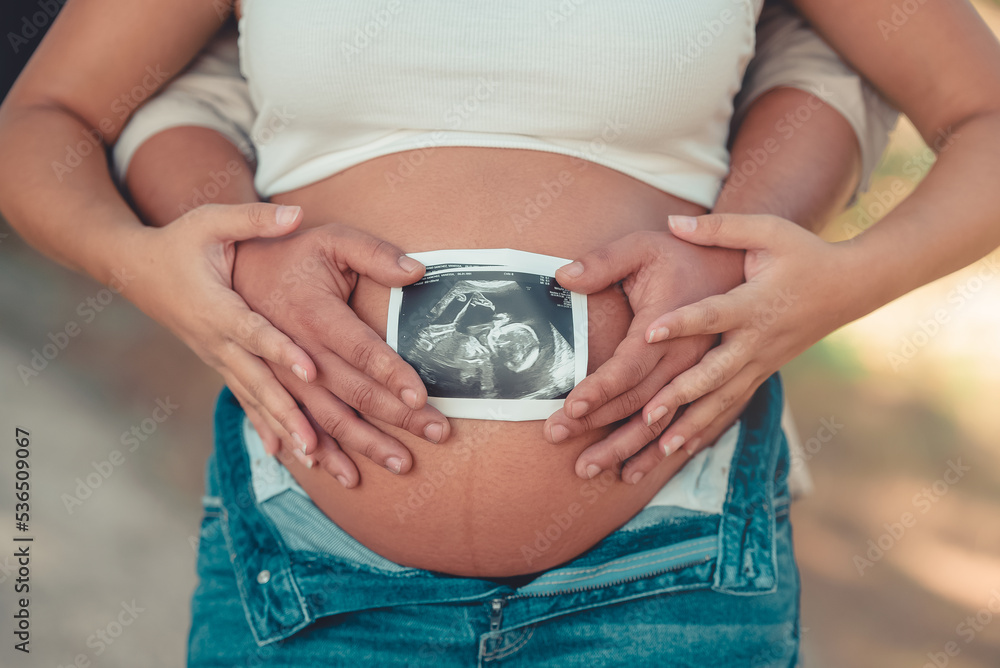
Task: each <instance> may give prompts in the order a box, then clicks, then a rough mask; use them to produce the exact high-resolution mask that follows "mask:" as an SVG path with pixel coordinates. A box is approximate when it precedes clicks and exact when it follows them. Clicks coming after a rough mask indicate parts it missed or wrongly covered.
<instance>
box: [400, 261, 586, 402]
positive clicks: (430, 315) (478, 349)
mask: <svg viewBox="0 0 1000 668" xmlns="http://www.w3.org/2000/svg"><path fill="white" fill-rule="evenodd" d="M412 257H414V258H415V259H417V260H420V261H421V262H423V263H424V264H425V265H426V266H427V273H426V275H425V276H424V278H423V279H421V280H420V281H419V282H417V283H415V284H413V285H410V286H406V287H404V288H395V289H393V291H392V295H391V297H390V303H389V322H388V336H387V337H386V338H387V340H388V342H389V344H390V345H391V346H392V347H393V348H394V349H395V350H397V351H398V352H399V354H400V356H402V357H403V359H405V360H406V361H407V362H409V363H410V364H411V365H412V366H413V367H414V368H415V369H416V370H417V372H418V373H419V374H420V377H421V379H422V380H423V381H424V384H425V385H426V387H427V392H428V395H429V397H430V398H429V403H431V404H432V405H434V406H436V407H437V408H438V409H439V410H440V411H441V412H442V413H444V414H445V415H446V416H448V417H468V418H478V419H492V420H537V419H544V418H546V417H548V416H549V415H550V414H551V413H552V412H553V411H555V410H557V409H558V408H559V407H560V406H561V405H562V399H564V398H565V397H566V395H567V394H569V391H570V390H572V389H573V387H574V386H575V385H576V383H578V382H579V381H580V380H582V378H583V376H584V375H586V367H587V317H586V297H585V296H584V295H579V294H575V293H572V292H570V291H569V290H566V289H565V288H563V287H561V286H560V285H559V284H558V283H556V281H555V279H554V278H553V274H554V273H555V270H556V269H558V268H559V267H560V266H562V265H564V264H566V263H567V262H568V260H563V259H561V258H553V257H550V256H545V255H537V254H533V253H525V252H522V251H511V250H506V249H502V250H489V251H486V250H471V251H469V250H466V251H432V252H428V253H414V254H412ZM458 257H462V258H465V261H464V262H458V261H456V258H458Z"/></svg>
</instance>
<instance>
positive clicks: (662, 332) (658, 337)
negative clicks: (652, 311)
mask: <svg viewBox="0 0 1000 668" xmlns="http://www.w3.org/2000/svg"><path fill="white" fill-rule="evenodd" d="M668 336H670V330H669V329H667V328H666V327H657V328H656V329H654V330H653V331H651V332H650V333H649V337H647V338H646V343H657V342H658V341H663V340H664V339H666V338H667V337H668Z"/></svg>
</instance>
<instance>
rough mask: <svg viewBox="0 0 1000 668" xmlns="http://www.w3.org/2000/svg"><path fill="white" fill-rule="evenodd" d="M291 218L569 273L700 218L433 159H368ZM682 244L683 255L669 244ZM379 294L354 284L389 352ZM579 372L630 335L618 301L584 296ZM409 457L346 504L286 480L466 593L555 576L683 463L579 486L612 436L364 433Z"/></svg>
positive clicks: (528, 429) (479, 155) (303, 196)
mask: <svg viewBox="0 0 1000 668" xmlns="http://www.w3.org/2000/svg"><path fill="white" fill-rule="evenodd" d="M272 201H275V202H279V203H285V204H298V205H300V206H302V207H303V209H304V211H305V218H306V225H321V224H323V223H326V222H331V221H336V222H342V223H346V224H349V225H352V226H354V227H358V228H360V229H364V230H366V231H368V232H371V233H372V234H374V235H376V236H378V237H380V238H382V239H385V240H387V241H390V242H392V243H394V244H396V245H397V246H399V247H400V248H402V249H403V250H404V251H407V252H416V251H426V250H437V249H444V248H513V249H518V250H525V251H531V252H535V253H543V254H547V255H555V256H558V257H564V258H574V257H577V256H579V255H581V254H583V253H585V252H587V251H590V250H592V249H594V248H597V247H600V246H602V245H604V244H606V243H608V242H610V241H612V240H614V239H616V238H619V237H621V236H624V235H626V234H628V233H629V232H632V231H637V230H663V229H665V224H666V217H667V215H668V214H672V213H684V214H698V213H701V212H702V210H701V209H700V208H699V207H697V206H695V205H693V204H691V203H689V202H685V201H682V200H679V199H677V198H674V197H671V196H669V195H667V194H665V193H663V192H661V191H658V190H656V189H654V188H652V187H650V186H647V185H645V184H643V183H641V182H639V181H636V180H635V179H632V178H630V177H628V176H625V175H624V174H621V173H619V172H616V171H613V170H610V169H607V168H605V167H602V166H600V165H597V164H594V163H589V162H585V161H582V160H579V159H575V158H570V157H567V156H561V155H557V154H550V153H541V152H533V151H520V150H510V149H489V148H436V149H433V150H425V151H417V152H409V153H402V154H394V155H389V156H384V157H381V158H376V159H373V160H370V161H368V162H365V163H363V164H361V165H358V166H356V167H353V168H351V169H349V170H347V171H345V172H342V173H340V174H338V175H336V176H333V177H331V178H329V179H326V180H324V181H321V182H318V183H316V184H313V185H310V186H307V187H306V188H302V189H300V190H296V191H293V192H289V193H284V194H282V195H279V196H276V197H274V198H272ZM677 243H681V242H677ZM388 297H389V291H388V289H386V288H383V287H381V286H379V285H377V284H375V283H373V282H372V281H369V280H366V279H364V278H361V280H359V282H358V286H357V289H356V291H355V293H354V297H353V300H352V307H353V308H354V310H355V312H356V313H357V314H358V316H359V317H360V318H361V319H362V320H363V321H365V322H367V323H368V324H369V325H370V326H371V327H372V328H373V329H374V330H375V331H377V332H379V333H380V334H381V335H382V336H383V337H384V336H385V327H386V314H387V309H388ZM588 310H589V318H590V322H589V332H590V336H589V341H590V346H589V359H588V372H593V371H594V370H595V369H596V368H597V367H598V366H599V365H600V364H601V363H603V362H604V361H605V360H607V359H608V358H609V357H611V355H612V353H613V352H614V349H615V347H616V346H617V344H618V343H619V342H620V341H621V340H622V339H623V338H624V336H625V334H626V332H627V330H628V326H629V324H630V322H631V319H632V312H631V310H630V309H629V307H628V304H627V302H626V300H625V297H624V295H623V294H622V293H621V291H620V290H619V289H609V290H606V291H604V292H602V293H598V294H596V295H591V296H590V298H589V304H588ZM373 422H374V424H376V425H377V426H378V427H379V428H381V429H383V430H384V431H385V432H387V433H389V434H391V435H392V436H394V437H396V438H398V439H399V440H400V441H402V442H403V444H404V445H406V446H407V447H408V448H409V449H410V451H411V452H412V453H413V462H414V463H413V468H412V471H411V472H410V473H408V474H407V475H403V476H394V475H392V474H391V473H389V472H387V471H386V470H385V469H382V468H381V467H379V466H376V465H375V464H373V463H372V462H371V461H369V460H367V459H365V458H363V457H360V456H356V455H353V454H351V453H348V454H351V456H352V459H353V460H354V461H355V463H356V464H357V466H358V469H359V471H360V473H361V484H360V485H359V486H358V487H356V488H355V489H350V490H348V489H344V488H343V487H341V485H340V484H339V483H337V482H336V481H335V480H332V479H331V478H330V477H329V476H328V475H327V474H325V473H323V472H321V471H320V470H318V469H313V470H307V469H305V468H303V467H301V466H299V465H298V464H295V463H293V464H290V465H289V468H290V470H291V472H292V474H293V475H294V476H295V478H296V479H297V480H298V481H299V483H300V484H301V485H302V487H303V488H304V489H305V491H306V492H307V493H308V494H309V496H310V497H311V498H312V500H313V501H314V502H315V503H316V505H317V506H318V507H319V508H320V509H321V510H323V512H324V513H326V514H327V516H329V517H330V518H331V519H332V520H333V521H334V522H336V523H337V524H338V525H339V526H341V527H342V528H344V530H346V531H347V532H349V533H350V534H351V535H352V536H354V537H355V538H356V539H357V540H358V541H360V542H361V543H362V544H364V545H366V546H367V547H369V548H370V549H372V550H374V551H375V552H377V553H379V554H381V555H382V556H384V557H386V558H388V559H391V560H393V561H396V562H398V563H400V564H403V565H407V566H413V567H417V568H424V569H428V570H434V571H440V572H445V573H451V574H455V575H464V576H475V577H491V576H492V577H501V576H510V575H518V574H526V573H532V572H536V571H539V570H544V569H548V568H551V567H553V566H555V565H557V564H559V563H561V562H564V561H566V560H568V559H571V558H573V557H575V556H577V555H579V554H580V553H581V552H583V551H585V550H586V549H588V548H589V547H591V546H592V545H594V544H595V543H596V542H598V541H599V540H601V539H602V538H603V537H605V536H606V535H608V534H609V533H611V532H612V531H614V530H615V529H616V528H617V527H619V526H621V525H622V524H623V523H625V522H626V521H628V520H629V519H630V518H631V517H633V516H634V515H635V514H636V513H637V512H638V511H639V510H640V509H641V508H642V507H643V506H644V505H645V504H646V503H647V502H648V501H649V499H650V498H652V496H653V495H654V494H655V493H656V492H657V490H658V489H659V488H660V487H662V486H663V484H664V483H665V482H666V481H667V480H668V479H669V478H670V477H671V476H672V475H673V474H674V473H676V471H677V470H679V469H680V468H681V466H683V464H684V463H685V461H686V458H687V455H686V454H685V453H684V452H683V450H682V451H680V452H678V453H675V454H674V455H672V456H671V457H669V458H667V459H666V460H665V461H664V462H663V463H662V464H661V465H660V466H659V467H658V468H657V469H656V470H655V471H654V472H653V473H651V474H649V475H647V476H645V477H644V478H643V479H642V480H641V482H640V484H638V485H630V484H625V483H622V482H621V481H620V480H618V478H617V476H616V475H615V474H613V473H611V472H605V473H604V474H602V475H600V476H598V477H596V478H594V479H592V480H581V479H580V478H578V477H577V476H576V474H575V473H574V462H575V461H576V458H577V457H578V456H579V454H580V453H581V452H582V451H583V450H584V449H585V448H586V447H587V446H588V445H590V444H591V443H593V442H595V441H597V440H599V439H600V438H602V437H603V436H604V435H606V434H607V433H608V430H607V429H602V430H595V431H592V432H589V433H586V434H584V435H583V436H580V437H578V438H575V439H572V440H569V441H566V442H563V443H560V444H559V445H551V444H549V443H548V442H546V441H545V439H544V437H543V433H542V422H541V421H531V422H497V421H483V420H463V419H452V420H451V423H452V435H451V437H450V439H449V440H448V441H446V442H445V443H442V444H439V445H434V444H431V443H428V442H426V441H424V440H421V439H419V438H417V437H414V436H412V435H411V434H408V433H406V432H403V431H401V430H399V429H395V428H393V427H391V426H389V425H385V424H383V423H379V422H377V421H373Z"/></svg>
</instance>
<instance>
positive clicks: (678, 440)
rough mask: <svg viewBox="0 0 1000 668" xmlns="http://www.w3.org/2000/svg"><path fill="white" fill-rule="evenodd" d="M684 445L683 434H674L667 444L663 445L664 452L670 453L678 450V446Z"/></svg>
mask: <svg viewBox="0 0 1000 668" xmlns="http://www.w3.org/2000/svg"><path fill="white" fill-rule="evenodd" d="M682 445H684V437H683V436H674V437H673V438H671V439H670V440H669V441H668V442H667V444H666V445H664V446H663V454H665V455H670V454H673V453H675V452H677V448H679V447H681V446H682Z"/></svg>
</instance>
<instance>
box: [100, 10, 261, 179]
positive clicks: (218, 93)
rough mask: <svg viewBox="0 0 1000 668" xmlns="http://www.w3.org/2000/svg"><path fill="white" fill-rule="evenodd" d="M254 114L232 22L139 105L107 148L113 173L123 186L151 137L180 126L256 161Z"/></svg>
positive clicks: (249, 159) (251, 162)
mask: <svg viewBox="0 0 1000 668" xmlns="http://www.w3.org/2000/svg"><path fill="white" fill-rule="evenodd" d="M256 115H257V113H256V111H254V108H253V104H252V103H251V102H250V93H249V90H248V89H247V82H246V81H245V80H244V79H243V76H242V75H241V74H240V63H239V47H238V45H237V33H236V28H235V25H234V24H227V25H226V26H224V27H223V28H222V29H221V30H220V31H219V33H218V34H217V35H216V36H215V37H214V38H213V39H212V41H211V42H209V43H208V45H207V46H206V47H205V48H204V49H203V50H202V52H201V53H200V54H198V56H197V57H196V58H195V59H194V60H193V61H191V64H190V65H189V66H188V67H187V69H185V70H184V71H183V72H181V73H180V75H178V76H177V77H176V78H175V79H174V80H173V81H171V82H170V83H168V84H167V85H166V86H165V87H164V88H163V89H162V90H160V91H159V92H158V93H157V94H156V95H155V96H154V97H152V98H150V99H149V100H148V101H146V102H145V103H144V104H143V105H142V106H141V107H139V108H138V109H137V110H136V111H135V113H134V114H132V117H131V118H130V119H129V122H128V124H126V126H125V128H124V129H123V130H122V133H121V135H120V136H119V137H118V141H117V142H115V145H114V147H113V148H112V160H113V164H114V174H115V177H116V178H117V179H118V182H119V183H124V181H125V174H126V171H127V170H128V166H129V163H130V162H131V160H132V156H133V155H135V152H136V150H138V148H139V147H140V146H141V145H142V144H143V143H144V142H145V141H146V140H147V139H149V138H150V137H152V136H153V135H155V134H158V133H160V132H163V131H164V130H167V129H169V128H174V127H181V126H196V127H202V128H209V129H212V130H215V131H217V132H219V133H221V134H222V135H223V136H225V137H226V138H227V139H229V141H231V142H232V143H233V145H235V146H236V147H237V148H238V149H239V150H240V152H241V153H243V156H244V157H245V158H246V160H247V162H248V163H250V164H251V165H253V164H254V163H255V161H256V155H255V152H254V147H253V143H252V141H251V127H252V126H253V121H254V118H255V117H256Z"/></svg>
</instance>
